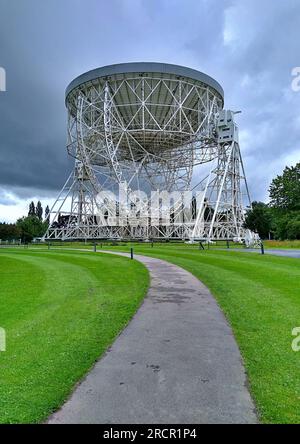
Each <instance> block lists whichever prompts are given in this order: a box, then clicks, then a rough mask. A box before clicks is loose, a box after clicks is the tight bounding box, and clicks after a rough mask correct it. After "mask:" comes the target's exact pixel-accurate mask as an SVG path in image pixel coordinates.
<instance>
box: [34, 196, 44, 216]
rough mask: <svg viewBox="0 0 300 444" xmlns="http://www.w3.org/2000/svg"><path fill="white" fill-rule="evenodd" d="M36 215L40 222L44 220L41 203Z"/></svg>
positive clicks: (38, 205) (37, 207) (38, 204)
mask: <svg viewBox="0 0 300 444" xmlns="http://www.w3.org/2000/svg"><path fill="white" fill-rule="evenodd" d="M35 215H36V217H37V218H38V219H39V220H42V219H43V207H42V204H41V202H40V201H38V203H37V205H36V209H35Z"/></svg>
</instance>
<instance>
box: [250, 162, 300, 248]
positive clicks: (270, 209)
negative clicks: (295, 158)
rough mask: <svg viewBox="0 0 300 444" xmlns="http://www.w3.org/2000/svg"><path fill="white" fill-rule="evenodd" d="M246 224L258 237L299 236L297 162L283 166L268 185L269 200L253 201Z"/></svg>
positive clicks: (299, 196) (299, 178) (299, 171)
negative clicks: (289, 165) (280, 172)
mask: <svg viewBox="0 0 300 444" xmlns="http://www.w3.org/2000/svg"><path fill="white" fill-rule="evenodd" d="M245 227H246V228H249V229H250V230H252V231H255V232H256V233H258V234H259V236H260V237H261V239H279V240H286V239H289V240H295V239H300V163H297V164H296V165H295V166H292V167H285V169H284V170H283V173H282V174H281V175H278V176H277V177H275V178H274V179H273V180H272V182H271V185H270V187H269V203H267V204H266V203H264V202H252V209H248V210H247V213H246V221H245Z"/></svg>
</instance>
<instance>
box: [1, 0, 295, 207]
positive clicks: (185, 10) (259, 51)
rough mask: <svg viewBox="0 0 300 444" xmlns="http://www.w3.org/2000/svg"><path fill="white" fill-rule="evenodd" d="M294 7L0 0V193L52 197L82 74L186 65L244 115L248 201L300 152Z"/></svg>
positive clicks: (63, 166)
mask: <svg viewBox="0 0 300 444" xmlns="http://www.w3.org/2000/svg"><path fill="white" fill-rule="evenodd" d="M299 25H300V3H299V2H298V0H286V1H284V2H282V1H281V0H243V1H238V0H224V1H222V2H221V1H220V0H185V1H179V0H151V1H150V0H123V1H122V0H119V1H109V2H107V1H105V0H64V1H58V0H47V1H46V0H45V1H43V2H41V1H40V0H26V2H25V1H23V2H22V1H19V0H7V1H5V0H0V66H3V67H4V68H5V69H6V72H7V92H5V93H0V132H1V133H0V134H1V139H0V155H1V161H0V187H1V186H2V188H3V189H11V190H13V191H14V192H15V193H16V194H17V195H18V196H20V197H30V195H42V194H45V195H47V193H48V196H53V195H54V194H55V192H56V191H57V190H58V189H59V188H60V187H61V186H62V185H63V183H64V181H65V179H66V177H67V174H68V171H69V170H70V169H71V166H72V163H71V162H70V160H68V157H67V154H66V150H65V143H66V112H65V107H64V90H65V87H66V86H67V84H68V83H69V82H70V81H71V80H72V79H73V78H74V77H75V76H77V75H79V74H81V73H82V72H84V71H86V70H89V69H92V68H95V67H97V66H101V65H106V64H110V63H120V62H126V61H141V60H145V61H149V60H153V61H161V62H168V63H177V64H182V65H187V66H190V67H192V68H195V69H199V70H201V71H204V72H207V74H210V75H212V76H214V77H215V78H216V79H217V80H218V81H219V82H220V83H221V84H222V86H223V87H224V90H225V105H226V107H229V108H232V109H241V110H242V111H243V113H242V114H241V115H240V116H239V117H238V121H239V124H240V131H241V144H242V146H241V148H242V152H243V154H244V161H245V166H246V170H247V173H248V178H249V183H250V189H251V192H252V197H253V198H255V199H263V198H266V197H267V196H266V189H267V187H268V184H269V182H270V180H271V178H272V177H273V176H274V174H275V173H276V174H277V173H280V171H281V170H282V169H283V167H284V166H285V164H286V163H288V162H291V163H295V161H296V160H297V159H299V158H300V155H299V140H300V138H299V131H300V117H299V116H300V114H299V107H300V93H298V94H297V93H295V92H293V91H292V90H291V87H290V83H291V80H292V79H291V75H290V73H291V69H292V68H293V67H294V66H299V65H300V51H299V38H298V33H299Z"/></svg>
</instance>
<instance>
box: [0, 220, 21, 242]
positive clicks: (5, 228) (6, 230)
mask: <svg viewBox="0 0 300 444" xmlns="http://www.w3.org/2000/svg"><path fill="white" fill-rule="evenodd" d="M20 237H21V232H20V229H19V228H18V227H17V226H16V224H7V223H5V222H3V223H0V239H1V240H2V241H5V240H8V241H11V240H17V239H20Z"/></svg>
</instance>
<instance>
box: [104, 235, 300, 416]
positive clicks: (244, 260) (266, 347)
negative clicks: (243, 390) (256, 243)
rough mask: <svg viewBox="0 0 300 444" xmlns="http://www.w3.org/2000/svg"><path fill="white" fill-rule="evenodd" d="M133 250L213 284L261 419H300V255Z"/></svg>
mask: <svg viewBox="0 0 300 444" xmlns="http://www.w3.org/2000/svg"><path fill="white" fill-rule="evenodd" d="M110 248H112V247H110ZM114 249H120V247H115V248H114ZM122 249H123V250H124V251H126V250H127V251H128V250H129V247H123V248H122ZM134 251H135V252H136V253H138V252H139V253H143V254H146V255H151V256H156V257H159V258H162V259H166V260H167V261H169V262H173V263H175V264H177V265H180V266H181V267H183V268H185V269H187V270H189V271H190V272H192V273H193V274H194V275H195V276H196V277H198V278H199V279H200V280H202V282H204V283H205V284H206V285H207V286H208V287H209V288H210V290H211V291H212V293H213V294H214V295H215V297H216V299H217V301H218V303H219V305H220V306H221V308H222V309H223V311H224V313H225V315H226V317H227V318H228V320H229V322H230V324H231V326H232V328H233V331H234V334H235V336H236V339H237V342H238V344H239V347H240V350H241V353H242V356H243V358H244V361H245V366H246V370H247V373H248V377H249V381H250V389H251V393H252V395H253V398H254V399H255V402H256V405H257V408H258V411H259V415H260V419H261V421H262V422H266V423H300V378H299V375H300V352H298V353H297V352H294V351H292V348H291V342H292V340H293V339H294V337H293V336H292V335H291V331H292V329H293V328H294V327H296V326H300V260H299V259H291V258H283V257H276V256H270V255H264V256H262V255H260V254H256V253H238V252H231V251H216V250H209V251H207V250H206V251H201V250H199V249H197V248H195V247H194V246H183V245H181V246H176V245H169V246H168V244H166V245H164V246H161V245H160V246H156V245H154V247H153V248H152V247H151V245H149V244H146V245H137V244H135V246H134Z"/></svg>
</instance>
